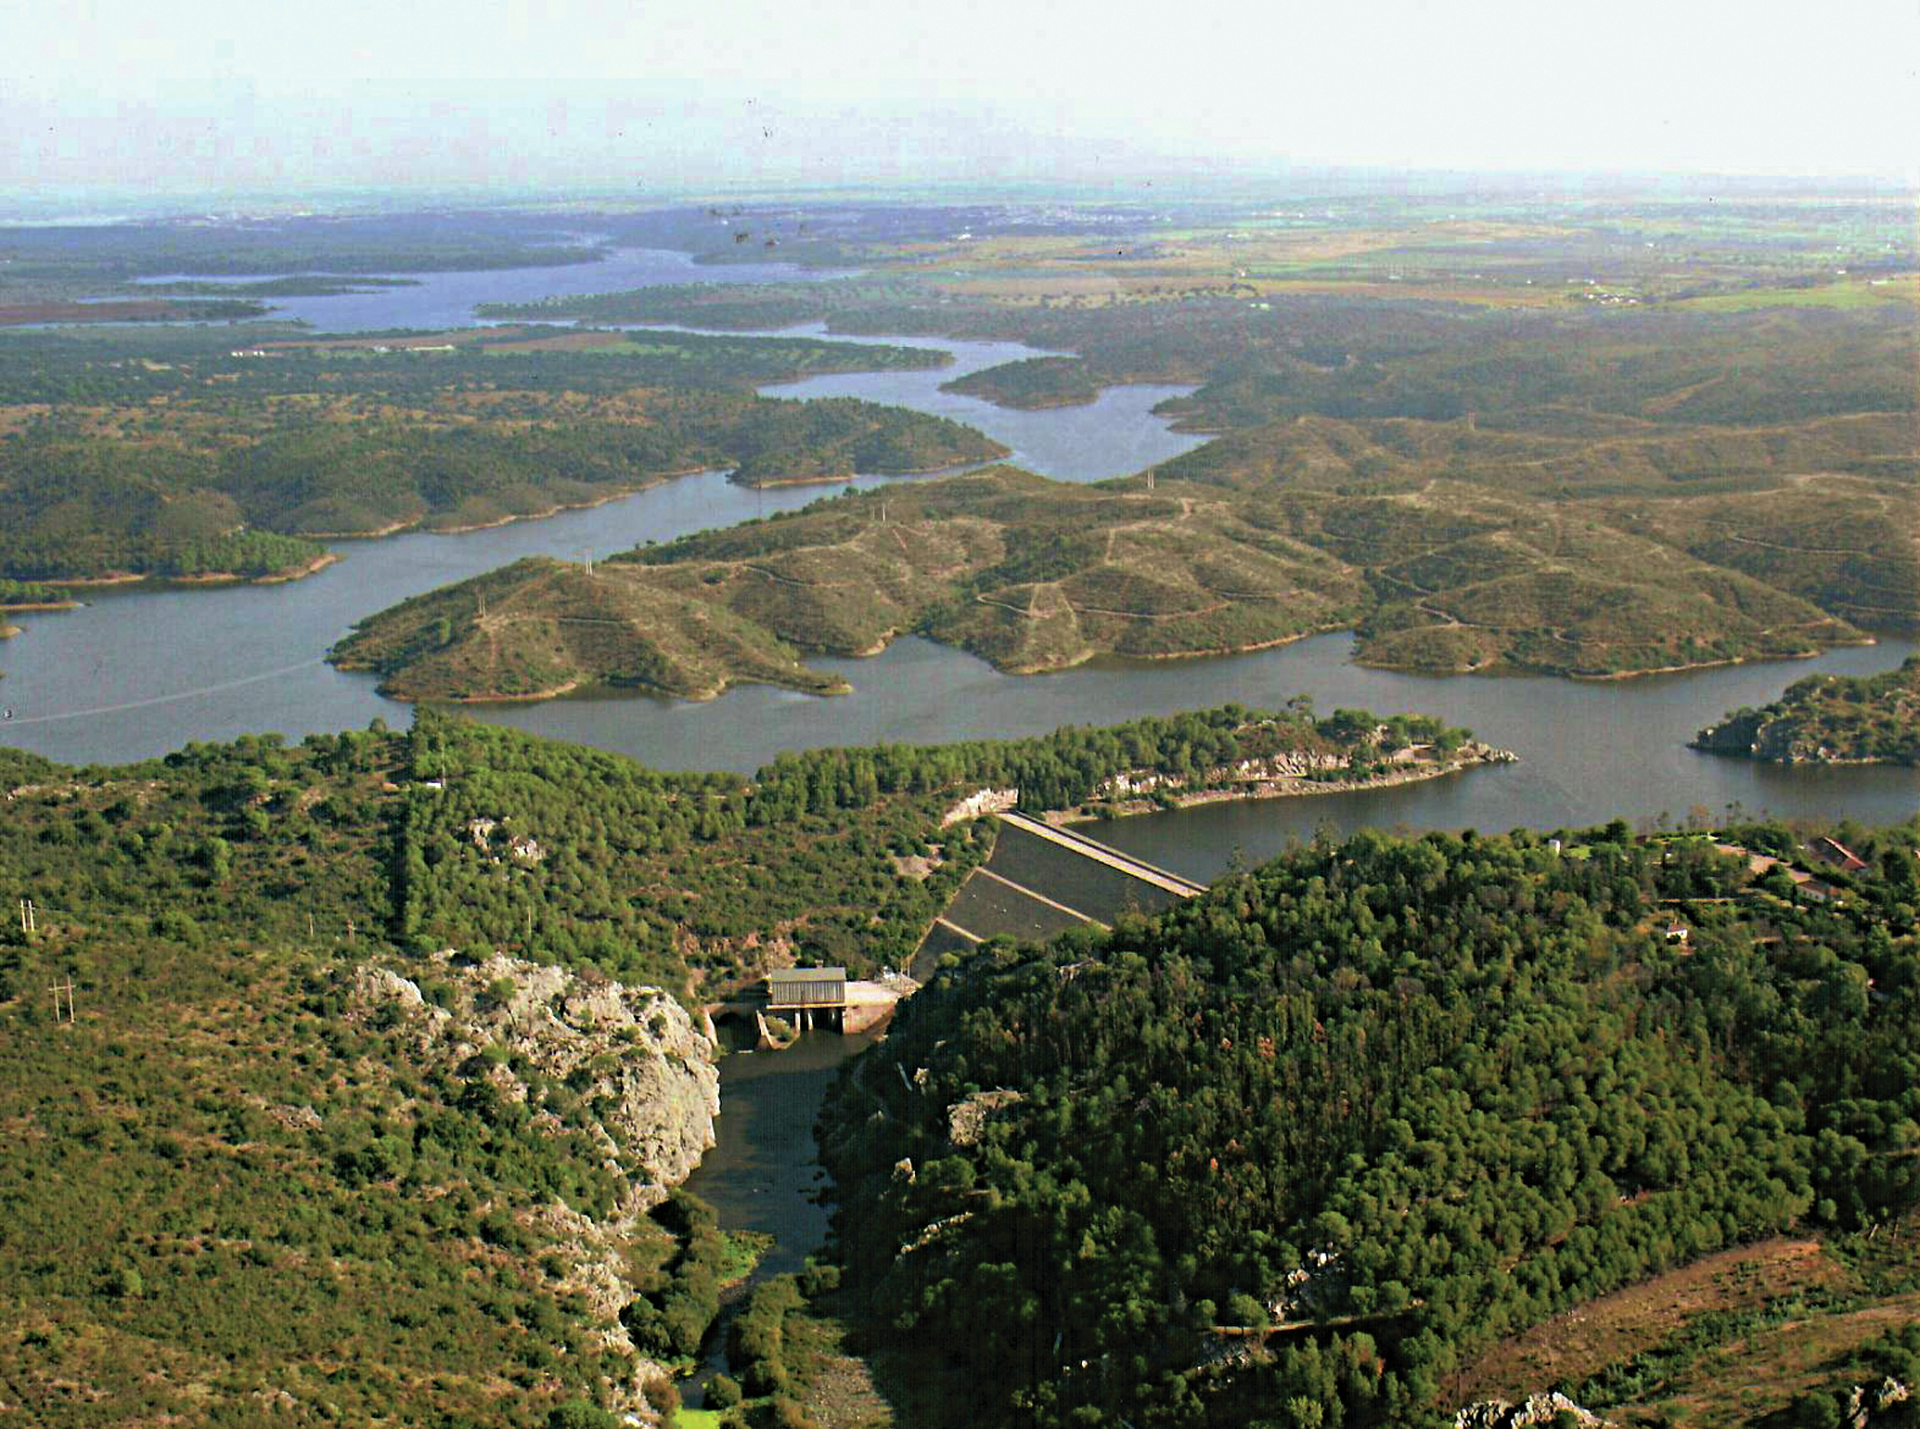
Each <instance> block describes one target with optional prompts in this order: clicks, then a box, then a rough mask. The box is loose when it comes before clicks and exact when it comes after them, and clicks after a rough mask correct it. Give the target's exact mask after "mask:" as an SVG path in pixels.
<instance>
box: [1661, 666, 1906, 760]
mask: <svg viewBox="0 0 1920 1429" xmlns="http://www.w3.org/2000/svg"><path fill="white" fill-rule="evenodd" d="M1693 744H1694V748H1696V749H1705V750H1710V751H1711V752H1713V753H1715V754H1733V755H1738V756H1741V757H1743V758H1748V759H1765V760H1770V761H1773V762H1775V763H1779V764H1800V763H1815V764H1920V656H1916V657H1913V658H1910V659H1908V660H1907V661H1905V662H1904V663H1903V664H1902V665H1901V666H1900V668H1899V669H1897V670H1888V671H1886V672H1885V673H1884V674H1879V675H1868V676H1859V677H1848V676H1844V675H1810V676H1808V677H1807V678H1806V679H1804V680H1796V681H1794V682H1793V683H1792V684H1791V685H1789V686H1787V690H1786V693H1785V694H1783V695H1781V696H1780V698H1779V699H1777V700H1775V701H1774V702H1773V703H1771V704H1768V705H1763V706H1762V707H1761V708H1759V709H1757V710H1755V709H1739V710H1734V711H1732V712H1731V713H1729V714H1727V715H1725V716H1724V717H1722V718H1721V719H1720V720H1718V721H1716V722H1715V723H1713V724H1710V725H1708V726H1707V727H1706V728H1705V729H1703V730H1701V731H1700V733H1699V734H1697V735H1695V736H1694V740H1693Z"/></svg>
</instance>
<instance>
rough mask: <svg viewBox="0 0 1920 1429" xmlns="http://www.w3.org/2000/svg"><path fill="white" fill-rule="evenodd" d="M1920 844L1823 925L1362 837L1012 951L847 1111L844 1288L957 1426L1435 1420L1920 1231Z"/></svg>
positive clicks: (1636, 847)
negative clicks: (1695, 1275)
mask: <svg viewBox="0 0 1920 1429" xmlns="http://www.w3.org/2000/svg"><path fill="white" fill-rule="evenodd" d="M1745 836H1746V837H1749V838H1750V839H1753V840H1756V841H1757V840H1772V841H1778V840H1780V839H1782V838H1785V839H1786V841H1787V844H1788V845H1789V846H1790V845H1791V838H1790V837H1789V836H1786V835H1785V833H1784V831H1780V830H1767V829H1760V830H1755V831H1752V832H1751V833H1750V834H1748V835H1745ZM1915 837H1916V831H1915V830H1913V829H1907V830H1905V831H1902V832H1899V833H1895V834H1889V835H1887V836H1885V837H1884V838H1883V839H1882V840H1881V842H1880V843H1879V845H1878V846H1877V847H1876V848H1875V849H1874V850H1873V851H1874V854H1875V856H1876V859H1877V862H1876V865H1875V868H1874V870H1873V871H1872V872H1870V873H1866V874H1862V875H1860V877H1859V879H1858V881H1857V882H1853V881H1849V883H1848V886H1847V889H1846V892H1845V895H1844V897H1843V898H1842V899H1839V900H1836V901H1825V902H1814V901H1812V900H1805V899H1796V898H1794V897H1793V896H1792V894H1791V889H1792V885H1791V884H1788V883H1785V880H1781V882H1782V883H1783V884H1784V885H1785V887H1786V888H1787V890H1788V892H1787V894H1785V895H1783V894H1782V893H1780V892H1779V891H1777V890H1775V889H1773V888H1772V887H1771V886H1770V885H1769V886H1761V887H1754V886H1751V885H1750V884H1749V879H1750V877H1751V875H1750V874H1749V871H1748V868H1747V864H1746V861H1745V859H1744V858H1738V857H1734V856H1729V855H1724V854H1721V853H1719V852H1716V851H1715V849H1714V847H1713V846H1712V844H1711V843H1710V842H1708V841H1704V840H1694V841H1688V840H1670V841H1664V842H1656V843H1652V844H1644V843H1636V842H1635V841H1634V840H1632V839H1631V838H1630V837H1628V835H1627V831H1626V829H1625V826H1624V825H1615V826H1611V827H1609V828H1607V829H1604V830H1592V831H1588V832H1587V833H1585V834H1581V835H1566V836H1564V842H1562V843H1561V844H1559V845H1549V843H1548V842H1547V841H1546V840H1545V839H1544V838H1542V837H1539V836H1535V835H1530V834H1515V835H1513V836H1511V837H1506V838H1489V837H1475V836H1472V835H1466V836H1460V837H1455V836H1451V835H1441V834H1433V835H1428V836H1426V837H1424V838H1421V839H1417V840H1410V841H1403V840H1395V839H1390V838H1386V837H1383V836H1380V835H1375V834H1364V835H1361V836H1358V837H1356V838H1354V839H1352V840H1349V841H1348V842H1346V843H1343V844H1326V845H1316V846H1314V847H1312V848H1306V849H1301V850H1300V851H1298V852H1297V853H1294V854H1291V855H1288V856H1285V857H1283V858H1281V859H1279V860H1277V861H1276V862H1274V863H1272V864H1270V865H1267V866H1266V867H1264V868H1261V869H1258V870H1256V871H1254V872H1252V873H1249V874H1246V875H1244V876H1240V877H1236V878H1231V879H1229V880H1227V881H1226V882H1224V883H1222V884H1218V885H1216V886H1215V888H1214V889H1213V890H1212V892H1211V893H1210V894H1209V895H1208V896H1207V897H1206V898H1204V899H1202V900H1196V901H1194V902H1192V903H1188V904H1185V905H1182V906H1180V907H1178V908H1176V909H1174V910H1172V911H1170V912H1168V913H1166V914H1164V915H1162V916H1161V917H1160V918H1159V919H1158V920H1157V921H1154V922H1152V923H1145V922H1140V921H1137V920H1136V921H1134V922H1132V923H1124V922H1123V923H1122V924H1121V925H1120V926H1118V927H1116V928H1115V929H1114V930H1113V931H1112V932H1111V933H1110V934H1100V933H1095V932H1093V931H1091V930H1089V931H1087V932H1085V933H1076V934H1069V935H1067V936H1066V937H1063V938H1061V939H1059V940H1057V941H1056V942H1055V943H1054V944H1053V945H1051V946H1049V947H1046V948H1044V949H1032V948H1024V949H1023V948H1016V947H1013V946H1008V945H994V944H990V945H988V946H987V947H985V948H984V949H982V950H980V951H979V952H978V953H977V954H975V955H973V956H972V957H971V958H969V959H967V960H965V961H964V962H963V964H962V965H961V966H959V967H958V968H956V969H955V970H954V971H952V972H951V973H949V974H947V975H945V976H943V977H942V978H941V979H939V980H937V981H936V982H935V983H934V984H933V985H932V986H930V987H929V988H927V989H926V990H924V991H923V992H922V993H921V994H920V996H919V997H917V998H916V999H915V1000H914V1001H913V1002H912V1003H911V1004H910V1005H909V1006H908V1008H907V1009H906V1010H905V1011H904V1012H903V1013H902V1015H901V1016H900V1018H899V1019H897V1020H896V1022H895V1024H894V1029H893V1032H892V1035H891V1036H890V1037H889V1038H888V1040H887V1042H886V1043H885V1044H884V1045H883V1046H881V1047H880V1048H878V1049H876V1050H875V1051H874V1052H873V1053H871V1054H870V1056H869V1058H868V1059H867V1061H866V1062H865V1063H864V1064H863V1065H862V1066H860V1067H859V1068H858V1070H857V1071H856V1072H855V1073H854V1074H853V1075H851V1076H848V1077H846V1078H843V1081H842V1084H841V1086H840V1088H839V1091H838V1093H837V1096H836V1099H835V1100H834V1101H833V1102H832V1104H831V1105H830V1108H829V1111H828V1113H827V1114H826V1116H825V1120H824V1122H823V1127H822V1132H821V1136H822V1147H823V1155H824V1158H825V1159H826V1161H827V1163H828V1165H829V1166H830V1167H831V1168H832V1170H833V1173H834V1176H835V1185H836V1192H835V1194H836V1195H837V1197H838V1198H839V1209H838V1211H837V1213H836V1218H835V1225H836V1228H837V1233H838V1238H839V1239H838V1245H839V1251H840V1254H841V1256H842V1258H843V1259H844V1261H845V1263H846V1266H847V1270H848V1274H849V1283H850V1284H851V1285H852V1286H853V1287H854V1288H856V1289H857V1292H858V1294H859V1296H860V1297H861V1303H862V1304H863V1305H864V1307H865V1313H866V1314H867V1316H868V1317H869V1323H870V1324H871V1326H872V1331H873V1333H874V1334H875V1335H876V1336H878V1337H881V1338H882V1339H885V1340H890V1341H896V1342H902V1343H912V1344H914V1345H917V1346H919V1347H920V1350H921V1353H922V1355H923V1356H924V1358H925V1359H926V1360H927V1361H929V1362H930V1364H929V1366H928V1367H929V1368H932V1369H936V1370H937V1369H938V1368H939V1367H942V1366H944V1367H945V1372H946V1373H947V1375H948V1376H949V1387H950V1390H951V1393H950V1394H948V1395H947V1396H946V1398H945V1403H946V1404H947V1406H948V1408H947V1410H946V1413H945V1414H944V1415H940V1413H939V1410H938V1409H937V1408H934V1409H932V1411H931V1412H932V1413H933V1414H935V1415H936V1416H938V1417H940V1418H942V1419H943V1421H944V1422H953V1423H959V1422H968V1423H972V1424H984V1423H1009V1424H1011V1423H1022V1424H1036V1423H1037V1424H1076V1425H1095V1424H1104V1423H1111V1424H1123V1423H1125V1424H1133V1425H1136V1426H1145V1425H1150V1424H1169V1425H1171V1424H1182V1425H1192V1424H1220V1425H1245V1424H1256V1425H1266V1424H1273V1425H1281V1424H1288V1425H1297V1424H1325V1425H1333V1424H1345V1425H1351V1426H1359V1425H1368V1424H1388V1423H1393V1424H1405V1423H1419V1422H1428V1421H1429V1420H1433V1421H1435V1422H1439V1421H1442V1420H1450V1417H1451V1414H1452V1412H1453V1409H1454V1407H1455V1406H1454V1405H1451V1404H1447V1403H1444V1402H1443V1401H1442V1400H1441V1397H1440V1390H1441V1384H1442V1380H1443V1378H1444V1377H1446V1376H1447V1375H1449V1374H1450V1373H1451V1372H1452V1371H1453V1370H1455V1369H1456V1368H1457V1367H1458V1366H1459V1365H1460V1364H1461V1363H1462V1362H1463V1360H1464V1359H1466V1358H1467V1357H1470V1356H1471V1355H1473V1354H1474V1353H1475V1352H1476V1350H1478V1349H1479V1348H1482V1347H1485V1346H1487V1345H1488V1344H1490V1343H1491V1342H1493V1341H1495V1340H1497V1339H1499V1338H1501V1337H1503V1336H1506V1335H1508V1334H1511V1333H1513V1332H1515V1331H1517V1330H1520V1329H1522V1328H1524V1327H1526V1326H1527V1325H1530V1324H1532V1323H1533V1322H1535V1321H1538V1320H1541V1319H1543V1318H1545V1317H1547V1316H1549V1315H1551V1314H1553V1313H1555V1312H1556V1311H1559V1310H1562V1309H1564V1308H1566V1307H1568V1306H1572V1305H1577V1304H1579V1303H1581V1302H1582V1301H1585V1300H1587V1299H1590V1298H1591V1297H1594V1296H1596V1295H1599V1294H1601V1293H1604V1292H1606V1291H1609V1290H1613V1289H1616V1288H1618V1287H1621V1286H1624V1285H1628V1284H1631V1283H1633V1282H1636V1281H1639V1280H1642V1279H1645V1278H1646V1277H1648V1276H1651V1275H1653V1274H1655V1273H1656V1272H1658V1271H1661V1270H1663V1269H1665V1268H1667V1267H1670V1266H1674V1265H1677V1264H1680V1263H1682V1262H1685V1261H1687V1260H1689V1259H1691V1258H1693V1257H1695V1256H1698V1255H1701V1254H1703V1253H1705V1252H1707V1251H1710V1250H1714V1249H1716V1248H1719V1247H1722V1246H1728V1245H1734V1244H1738V1243H1740V1242H1742V1241H1745V1240H1749V1239H1754V1238H1759V1237H1763V1236H1766V1235H1768V1234H1770V1233H1774V1232H1777V1231H1780V1230H1782V1229H1785V1228H1788V1227H1794V1226H1801V1227H1814V1228H1826V1229H1829V1230H1832V1231H1836V1232H1845V1231H1848V1230H1853V1229H1857V1228H1862V1227H1867V1226H1871V1225H1875V1224H1880V1223H1883V1222H1885V1221H1887V1220H1889V1219H1892V1218H1896V1217H1899V1216H1901V1215H1904V1214H1905V1213H1907V1212H1909V1211H1911V1210H1912V1208H1913V1206H1914V1203H1915V1200H1916V1196H1917V1195H1920V1160H1917V1159H1916V1157H1915V1151H1916V1148H1917V1147H1920V1130H1917V1129H1916V1126H1917V1125H1920V1116H1917V1115H1916V1114H1917V1113H1920V1100H1916V1097H1917V1096H1920V1093H1916V1087H1920V1063H1917V1062H1916V1060H1915V1057H1916V1053H1915V1050H1914V1049H1915V1048H1916V1047H1920V960H1917V959H1916V951H1915V942H1914V932H1915V918H1916V906H1917V905H1920V881H1917V880H1916V874H1915V861H1914V843H1915ZM1676 915H1678V916H1679V917H1681V918H1683V919H1685V922H1684V924H1682V925H1680V926H1684V927H1686V928H1687V933H1686V934H1685V936H1684V937H1682V936H1681V935H1679V934H1676V933H1673V932H1669V931H1667V929H1668V928H1669V925H1670V924H1671V923H1672V922H1673V920H1674V919H1675V917H1676ZM969 1105H979V1106H981V1107H983V1108H984V1115H983V1116H976V1117H975V1118H974V1119H973V1125H972V1128H971V1129H970V1130H969V1131H967V1132H965V1133H963V1132H962V1131H961V1130H960V1129H959V1128H960V1126H961V1124H962V1123H961V1120H960V1119H958V1118H957V1117H956V1112H957V1111H959V1110H960V1109H962V1108H965V1107H968V1106H969ZM962 1386H965V1388H964V1389H963V1388H962ZM941 1398H942V1397H941V1396H940V1395H938V1394H936V1395H932V1396H929V1400H928V1403H929V1406H930V1407H931V1406H934V1405H937V1404H938V1403H940V1402H941ZM960 1405H965V1406H966V1408H965V1410H964V1414H965V1419H964V1421H963V1420H962V1419H961V1418H959V1417H956V1416H957V1415H958V1414H959V1413H961V1412H962V1411H960V1410H959V1409H958V1406H960Z"/></svg>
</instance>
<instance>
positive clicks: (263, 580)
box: [143, 551, 340, 586]
mask: <svg viewBox="0 0 1920 1429" xmlns="http://www.w3.org/2000/svg"><path fill="white" fill-rule="evenodd" d="M339 559H340V557H339V555H338V554H337V553H335V552H333V551H322V552H321V553H320V554H319V555H317V556H315V557H314V558H313V559H312V560H310V561H308V562H307V563H306V564H305V565H304V566H299V567H297V568H295V569H293V570H286V571H274V572H272V573H270V574H268V575H264V576H243V575H239V574H237V573H236V572H233V571H207V572H205V573H203V574H201V575H197V576H149V577H143V579H146V580H150V581H152V582H153V583H154V584H156V585H169V586H202V585H209V586H210V585H285V584H287V582H289V581H297V580H304V579H306V577H308V576H310V575H314V574H316V573H318V572H320V571H324V570H325V569H326V568H327V567H328V566H330V565H333V564H334V563H335V562H336V561H338V560H339Z"/></svg>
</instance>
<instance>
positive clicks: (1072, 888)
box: [914, 812, 1206, 974]
mask: <svg viewBox="0 0 1920 1429" xmlns="http://www.w3.org/2000/svg"><path fill="white" fill-rule="evenodd" d="M996 817H997V818H998V819H999V822H1000V833H999V836H998V837H997V838H996V839H995V840H994V846H993V855H992V857H990V858H989V859H988V860H987V861H986V862H985V863H984V864H982V865H981V866H980V867H979V868H977V869H975V870H974V871H973V872H972V873H971V874H970V875H968V877H967V881H966V882H965V883H963V884H961V885H960V890H959V892H958V893H956V894H955V895H954V898H953V902H951V903H950V904H948V905H947V908H946V911H945V912H944V913H942V914H941V916H940V917H939V918H938V919H937V920H936V921H935V923H934V925H933V927H932V929H931V930H930V931H929V932H928V934H927V936H926V938H925V939H924V940H923V941H922V942H921V944H920V949H919V952H918V953H917V954H916V955H915V957H914V970H915V972H916V974H924V973H925V972H926V971H927V970H929V969H930V968H931V967H932V965H933V963H934V962H936V961H937V960H938V958H939V957H940V955H941V954H943V953H950V952H961V951H964V950H965V949H967V948H969V947H972V946H975V945H977V944H979V943H983V942H985V941H986V940H987V939H989V938H995V937H1012V938H1019V939H1021V940H1023V941H1028V940H1043V939H1046V938H1051V937H1053V936H1055V935H1056V934H1059V933H1064V932H1066V931H1067V930H1068V929H1069V928H1077V927H1083V926H1087V925H1092V926H1095V927H1102V928H1104V927H1111V926H1112V924H1113V921H1114V919H1115V918H1117V917H1120V916H1121V915H1123V914H1129V913H1132V914H1154V913H1158V912H1160V911H1161V910H1163V909H1165V908H1169V907H1171V906H1172V905H1173V904H1175V903H1177V902H1179V901H1180V900H1181V899H1183V898H1192V897H1194V896H1196V895H1197V894H1200V893H1204V892H1205V891H1206V890H1205V888H1204V887H1203V886H1202V885H1200V884H1197V883H1194V882H1191V881H1190V880H1188V879H1184V878H1181V877H1180V876H1179V875H1178V874H1174V873H1169V872H1168V871H1167V870H1165V869H1163V868H1156V867H1155V866H1154V865H1152V864H1149V863H1145V862H1143V861H1142V860H1140V859H1137V858H1134V857H1133V856H1132V855H1131V854H1126V853H1122V852H1121V851H1120V850H1119V849H1115V848H1110V847H1108V846H1107V845H1106V844H1103V843H1101V842H1099V841H1098V840H1097V839H1093V838H1089V837H1087V836H1086V835H1085V834H1083V833H1080V832H1079V831H1078V830H1074V829H1064V828H1059V827H1056V826H1054V825H1051V824H1045V823H1042V822H1040V821H1039V820H1037V819H1032V818H1029V817H1027V816H1026V815H1024V814H1018V813H1013V812H1006V813H1002V814H999V815H997V816H996Z"/></svg>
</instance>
